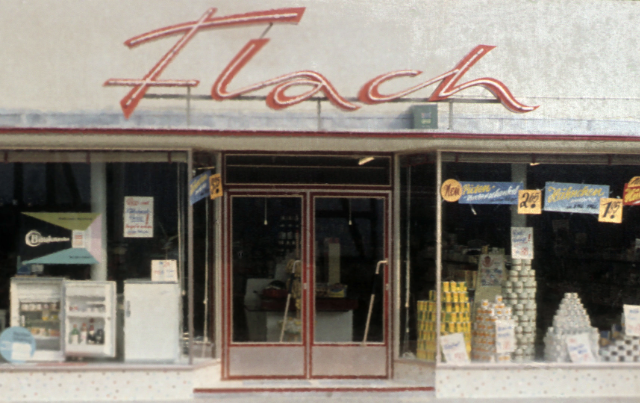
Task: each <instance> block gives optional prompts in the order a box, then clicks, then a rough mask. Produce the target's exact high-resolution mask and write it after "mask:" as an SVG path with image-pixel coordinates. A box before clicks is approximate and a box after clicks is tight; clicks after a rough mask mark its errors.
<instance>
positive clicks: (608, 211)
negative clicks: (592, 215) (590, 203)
mask: <svg viewBox="0 0 640 403" xmlns="http://www.w3.org/2000/svg"><path fill="white" fill-rule="evenodd" d="M598 221H600V222H612V223H616V224H620V223H621V222H622V200H621V199H610V198H606V197H603V198H602V199H600V214H598Z"/></svg>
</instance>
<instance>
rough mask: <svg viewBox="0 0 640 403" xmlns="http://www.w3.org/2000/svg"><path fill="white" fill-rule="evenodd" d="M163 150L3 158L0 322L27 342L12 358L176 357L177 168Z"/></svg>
mask: <svg viewBox="0 0 640 403" xmlns="http://www.w3.org/2000/svg"><path fill="white" fill-rule="evenodd" d="M172 154H173V155H170V154H169V153H135V154H131V153H86V152H82V153H73V152H68V153H65V152H59V153H57V152H48V153H38V152H30V153H27V152H24V153H23V152H19V151H16V152H10V153H8V154H7V155H6V156H5V157H6V158H7V159H8V160H9V162H8V163H6V164H3V165H1V166H0V181H1V186H0V217H2V220H0V222H1V223H2V224H1V226H2V231H0V240H1V241H2V243H1V245H0V261H1V263H2V265H1V267H2V270H1V273H2V275H1V276H0V309H1V311H0V314H1V315H2V319H3V321H0V325H1V324H3V323H4V324H5V325H6V326H9V325H11V326H18V327H21V328H24V329H26V330H25V331H27V332H28V333H30V334H31V335H32V337H33V339H34V342H35V344H34V346H35V351H28V352H27V353H24V352H22V353H21V354H26V355H24V356H23V358H22V359H21V360H18V362H20V361H25V360H26V361H27V362H30V361H65V360H76V359H83V360H89V361H91V360H94V359H100V360H111V361H116V362H118V361H126V362H158V361H162V362H180V360H181V359H182V353H183V351H182V349H181V348H180V343H181V338H182V333H183V330H184V328H185V327H186V307H187V299H186V292H185V291H186V282H187V280H188V279H187V278H186V269H185V268H186V262H187V253H188V249H187V246H186V239H187V214H186V212H187V206H188V201H187V169H186V154H179V153H172ZM94 161H99V162H94ZM183 310H184V313H183ZM201 316H202V315H201ZM183 317H184V320H183ZM125 326H126V328H127V332H126V333H125V332H124V331H123V328H124V327H125ZM5 358H6V357H5Z"/></svg>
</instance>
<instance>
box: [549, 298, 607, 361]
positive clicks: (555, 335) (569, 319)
mask: <svg viewBox="0 0 640 403" xmlns="http://www.w3.org/2000/svg"><path fill="white" fill-rule="evenodd" d="M583 333H586V334H588V335H589V343H590V346H589V347H590V348H591V352H592V353H593V355H594V356H595V358H596V361H597V360H598V341H599V339H600V334H599V332H598V329H597V328H595V327H591V320H590V319H589V315H588V314H587V311H586V309H584V306H583V305H582V302H581V301H580V298H578V294H576V293H566V294H564V298H563V299H562V301H561V302H560V307H559V308H558V311H557V312H556V314H555V316H554V317H553V326H552V327H550V328H549V329H548V330H547V334H546V336H545V337H544V345H545V348H544V358H545V360H546V361H548V362H571V358H570V357H569V352H568V350H567V345H566V341H565V339H566V336H573V335H578V334H583Z"/></svg>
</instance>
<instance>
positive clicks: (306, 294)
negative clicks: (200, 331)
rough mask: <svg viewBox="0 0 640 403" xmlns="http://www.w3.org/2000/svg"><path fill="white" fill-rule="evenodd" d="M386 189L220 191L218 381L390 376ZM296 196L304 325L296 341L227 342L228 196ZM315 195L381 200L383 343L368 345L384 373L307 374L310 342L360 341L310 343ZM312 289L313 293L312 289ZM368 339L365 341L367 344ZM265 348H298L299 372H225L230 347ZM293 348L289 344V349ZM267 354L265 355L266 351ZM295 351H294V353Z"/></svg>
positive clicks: (309, 371)
mask: <svg viewBox="0 0 640 403" xmlns="http://www.w3.org/2000/svg"><path fill="white" fill-rule="evenodd" d="M392 195H393V193H392V190H374V189H362V190H356V189H335V188H333V189H327V188H326V187H313V186H304V187H301V188H293V187H291V188H290V187H287V188H284V189H279V190H271V189H265V188H263V187H255V186H246V187H244V186H243V187H240V186H234V187H233V188H231V189H229V188H227V190H226V191H225V194H224V195H223V198H222V223H221V224H222V229H223V231H222V232H223V233H222V239H221V243H222V248H221V249H222V260H221V261H222V267H221V271H222V276H221V278H222V284H221V293H222V309H221V311H222V313H223V318H222V324H223V332H222V338H223V340H222V354H221V359H222V379H223V380H241V379H312V378H338V379H354V378H363V379H377V378H382V379H387V378H390V377H391V374H392V368H391V367H392V363H393V359H392V354H393V329H392V326H393V316H394V315H393V300H394V299H393V287H391V278H392V274H393V271H392V270H393V256H392V254H393V248H392V240H391V237H392V234H393V231H392V222H393V221H392V217H393V215H392V206H393V205H392V203H393V198H392ZM242 196H246V197H300V198H301V203H302V208H301V220H300V226H301V227H300V229H301V260H302V267H303V270H302V282H303V289H302V299H303V312H302V321H303V326H304V331H303V335H302V343H301V344H296V343H269V342H240V343H238V342H235V343H234V342H233V341H232V329H233V323H232V321H233V300H232V293H233V291H232V290H233V288H232V270H233V268H232V258H233V257H232V249H231V248H232V246H233V245H232V237H233V233H232V215H231V214H232V209H231V201H232V197H242ZM316 197H358V198H378V199H383V202H384V213H383V217H384V230H383V231H384V234H383V240H384V241H383V242H384V254H385V257H386V260H387V267H386V268H385V270H384V273H385V274H384V279H383V289H384V291H385V292H384V299H383V301H384V302H383V310H384V316H383V326H384V342H383V343H371V345H374V346H381V347H384V349H385V357H386V363H385V368H384V375H374V376H369V375H348V374H344V375H335V376H313V374H312V361H311V360H312V354H313V347H317V348H318V347H319V348H322V347H327V346H329V347H331V346H342V347H347V348H349V347H358V346H360V343H357V342H351V343H315V342H314V341H313V337H312V333H310V332H312V331H313V325H312V323H311V318H312V316H313V312H312V311H311V309H314V307H313V305H312V304H314V303H315V298H314V297H315V291H313V290H314V287H315V278H314V277H313V274H314V265H315V261H314V258H315V256H314V255H313V248H314V245H313V243H312V240H313V239H314V238H315V236H314V234H313V228H314V211H313V210H312V209H313V208H314V206H315V204H314V203H313V200H314V198H316ZM312 291H313V292H312ZM367 344H369V343H367ZM265 348H266V349H267V350H266V351H269V352H271V353H273V352H275V351H276V350H277V349H286V348H289V350H290V351H293V350H297V349H302V352H303V354H302V355H303V371H302V372H301V373H300V374H297V375H287V374H284V375H279V374H271V375H265V374H250V375H243V374H232V373H231V368H230V365H231V358H232V351H231V350H232V349H233V350H236V351H240V350H245V349H246V351H247V352H249V351H252V352H255V353H258V352H259V351H260V350H264V349H265ZM291 348H293V349H291ZM289 350H281V351H283V352H287V353H288V352H289ZM267 355H268V354H267ZM294 355H295V354H294Z"/></svg>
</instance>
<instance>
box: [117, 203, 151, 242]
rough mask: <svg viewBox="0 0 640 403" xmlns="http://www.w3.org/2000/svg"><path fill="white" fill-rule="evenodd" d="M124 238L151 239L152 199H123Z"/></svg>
mask: <svg viewBox="0 0 640 403" xmlns="http://www.w3.org/2000/svg"><path fill="white" fill-rule="evenodd" d="M124 237H125V238H153V197H137V196H126V197H125V198H124Z"/></svg>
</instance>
